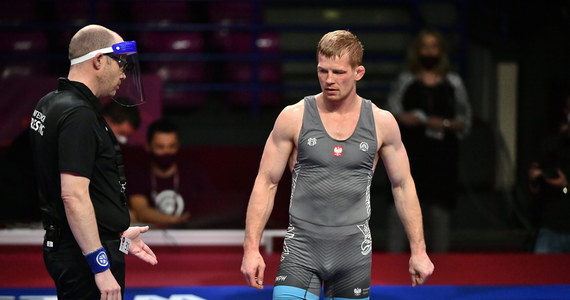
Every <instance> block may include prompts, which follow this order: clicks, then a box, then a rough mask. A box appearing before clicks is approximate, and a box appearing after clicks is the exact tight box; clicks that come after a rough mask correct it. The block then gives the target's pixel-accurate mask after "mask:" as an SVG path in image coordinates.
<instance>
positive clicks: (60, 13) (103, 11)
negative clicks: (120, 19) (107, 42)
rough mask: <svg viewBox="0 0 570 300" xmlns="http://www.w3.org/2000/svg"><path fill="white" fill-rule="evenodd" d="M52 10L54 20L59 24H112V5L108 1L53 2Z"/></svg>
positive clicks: (66, 0) (68, 0)
mask: <svg viewBox="0 0 570 300" xmlns="http://www.w3.org/2000/svg"><path fill="white" fill-rule="evenodd" d="M93 5H95V7H93ZM93 8H95V9H93ZM53 9H54V18H55V20H56V21H57V22H59V23H72V24H75V25H86V24H90V23H95V24H109V23H111V22H113V5H112V3H111V1H110V0H98V1H83V0H55V1H54V6H53Z"/></svg>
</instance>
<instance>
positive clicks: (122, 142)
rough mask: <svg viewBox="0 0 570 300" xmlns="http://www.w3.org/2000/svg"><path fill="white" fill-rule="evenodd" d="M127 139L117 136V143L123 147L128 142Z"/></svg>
mask: <svg viewBox="0 0 570 300" xmlns="http://www.w3.org/2000/svg"><path fill="white" fill-rule="evenodd" d="M128 141H129V140H128V138H127V137H126V136H124V135H117V142H119V144H121V145H125V144H126V143H127V142H128Z"/></svg>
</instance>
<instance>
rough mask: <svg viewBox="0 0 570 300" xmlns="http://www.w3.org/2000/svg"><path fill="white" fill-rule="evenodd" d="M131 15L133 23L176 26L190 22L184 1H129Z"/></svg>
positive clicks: (187, 8)
mask: <svg viewBox="0 0 570 300" xmlns="http://www.w3.org/2000/svg"><path fill="white" fill-rule="evenodd" d="M130 5H131V7H130V9H131V15H132V19H133V21H134V22H135V23H146V24H176V23H188V22H189V21H190V13H189V7H188V4H187V2H186V1H140V0H139V1H131V4H130Z"/></svg>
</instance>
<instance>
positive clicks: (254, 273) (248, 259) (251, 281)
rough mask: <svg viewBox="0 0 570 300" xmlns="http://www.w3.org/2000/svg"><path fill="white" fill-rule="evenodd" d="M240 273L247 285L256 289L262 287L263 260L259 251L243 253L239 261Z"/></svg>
mask: <svg viewBox="0 0 570 300" xmlns="http://www.w3.org/2000/svg"><path fill="white" fill-rule="evenodd" d="M241 273H242V274H243V277H245V281H246V282H247V284H248V285H249V286H251V287H254V288H256V289H263V274H264V273H265V262H264V261H263V257H262V256H261V254H260V253H259V251H250V252H248V253H244V255H243V259H242V261H241Z"/></svg>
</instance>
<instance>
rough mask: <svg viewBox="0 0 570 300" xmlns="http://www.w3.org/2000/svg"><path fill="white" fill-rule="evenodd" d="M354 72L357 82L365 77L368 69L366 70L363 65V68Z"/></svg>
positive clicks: (360, 67)
mask: <svg viewBox="0 0 570 300" xmlns="http://www.w3.org/2000/svg"><path fill="white" fill-rule="evenodd" d="M354 72H355V76H354V79H355V80H356V81H358V80H360V79H362V77H364V73H366V69H365V68H364V66H362V65H361V66H358V67H356V69H354Z"/></svg>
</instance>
